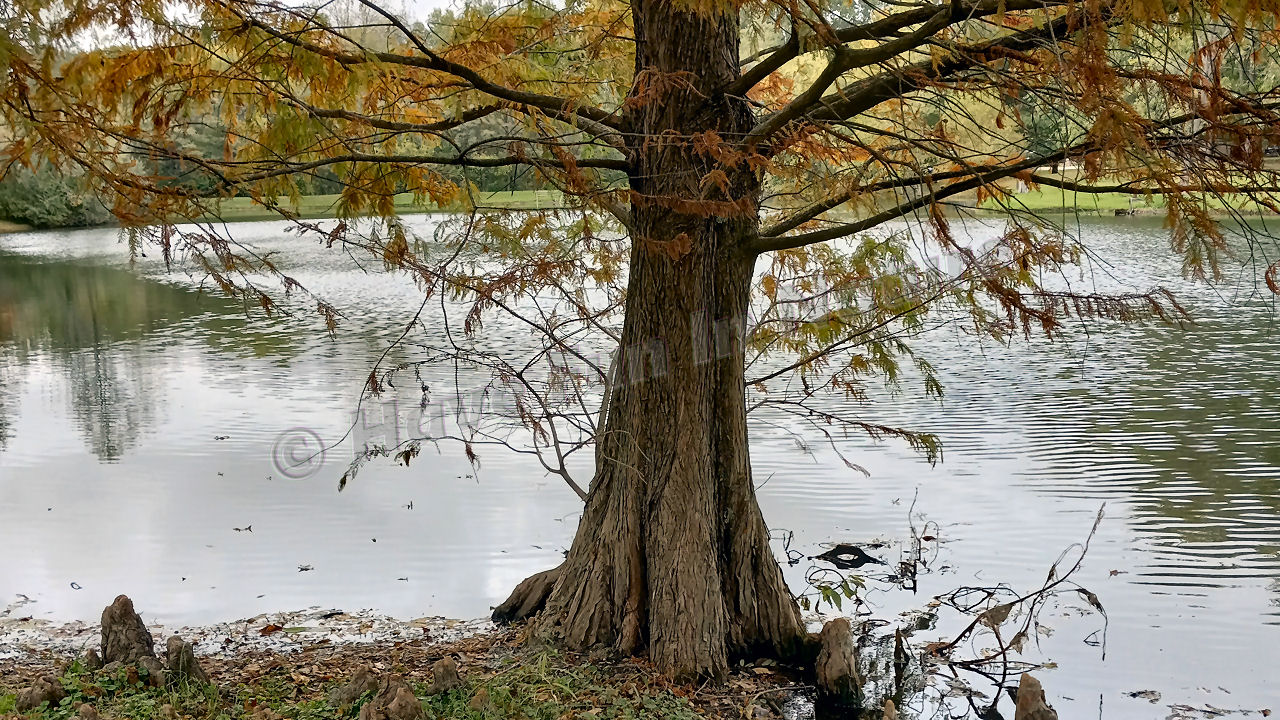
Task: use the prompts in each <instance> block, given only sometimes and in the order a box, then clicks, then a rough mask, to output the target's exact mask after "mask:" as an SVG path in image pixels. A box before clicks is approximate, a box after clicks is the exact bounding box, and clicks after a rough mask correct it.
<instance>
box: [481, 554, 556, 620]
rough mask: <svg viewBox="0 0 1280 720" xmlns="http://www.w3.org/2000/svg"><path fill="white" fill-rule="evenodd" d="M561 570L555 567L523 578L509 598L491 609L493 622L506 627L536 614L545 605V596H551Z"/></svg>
mask: <svg viewBox="0 0 1280 720" xmlns="http://www.w3.org/2000/svg"><path fill="white" fill-rule="evenodd" d="M563 569H564V565H557V566H556V567H553V568H551V569H550V570H544V571H542V572H540V573H538V574H537V575H531V576H529V577H527V578H525V579H524V580H523V581H522V582H521V583H520V584H519V585H517V586H516V589H515V590H512V591H511V596H510V597H508V598H507V599H506V600H504V601H503V602H502V604H501V605H499V606H498V607H496V608H494V609H493V621H494V622H496V623H498V624H500V625H506V624H508V623H513V622H519V621H521V620H527V619H529V618H531V617H533V616H534V615H536V614H538V612H540V611H541V610H542V608H543V607H544V606H545V605H546V604H547V596H549V595H550V594H551V588H553V587H555V584H556V581H557V580H559V579H560V573H561V572H562V571H563Z"/></svg>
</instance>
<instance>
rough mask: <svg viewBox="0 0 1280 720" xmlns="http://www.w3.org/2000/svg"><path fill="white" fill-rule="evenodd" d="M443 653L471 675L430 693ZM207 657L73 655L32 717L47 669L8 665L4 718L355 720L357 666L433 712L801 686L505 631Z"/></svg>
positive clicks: (524, 716) (661, 708)
mask: <svg viewBox="0 0 1280 720" xmlns="http://www.w3.org/2000/svg"><path fill="white" fill-rule="evenodd" d="M446 655H449V656H456V657H459V658H461V659H462V660H461V662H460V663H459V664H460V666H461V669H462V673H463V683H464V684H463V686H462V687H459V688H457V689H455V690H451V691H448V692H445V693H441V694H437V695H428V694H427V688H428V687H429V684H430V683H429V681H430V679H431V678H430V670H429V668H430V666H431V664H432V663H433V662H434V660H436V659H439V658H440V657H443V656H446ZM46 662H47V661H46ZM201 662H202V664H204V666H205V668H206V670H207V671H209V673H210V676H211V677H212V678H213V680H214V684H212V685H207V686H197V685H183V686H180V687H149V686H148V684H147V682H146V681H147V677H146V675H145V671H144V672H141V673H140V672H139V671H136V670H129V669H123V670H121V671H120V672H118V673H116V674H114V675H109V674H106V673H104V672H102V671H97V672H90V671H87V670H85V669H84V668H83V667H82V666H81V665H80V663H78V662H72V663H70V664H68V665H66V667H65V669H64V670H63V671H62V673H61V675H60V682H61V683H62V686H63V687H64V688H65V689H66V691H67V697H66V698H65V699H64V700H62V701H61V702H60V703H58V704H57V705H56V706H54V707H43V708H40V709H37V710H34V711H31V712H28V713H25V714H18V713H17V712H16V707H15V700H16V691H17V690H18V689H19V687H14V686H12V685H18V684H19V683H20V684H21V685H22V686H25V685H27V684H29V683H30V682H31V680H32V679H33V678H34V677H36V676H38V675H41V674H44V671H43V670H41V669H40V668H36V667H28V668H27V669H26V670H27V671H26V672H25V673H17V674H9V673H3V672H0V718H3V719H4V720H15V719H17V718H21V719H22V720H73V719H74V718H77V717H78V716H79V713H80V706H81V704H82V703H89V704H91V705H93V707H94V709H96V710H97V712H98V713H99V714H100V715H101V717H102V718H104V719H105V720H277V719H278V718H283V719H286V720H355V718H357V717H358V716H359V714H360V709H361V707H362V706H363V705H364V704H365V703H367V702H369V701H370V699H371V698H370V697H369V694H368V693H366V694H365V695H364V696H363V697H361V698H360V699H359V700H357V701H356V702H355V703H354V704H352V705H350V706H343V707H335V706H333V705H332V704H331V701H330V691H332V690H333V689H335V688H337V687H340V686H342V685H344V684H345V683H347V682H348V681H349V679H350V678H351V677H352V675H354V674H355V671H356V669H357V668H358V667H360V666H361V665H367V666H370V667H372V668H373V669H374V671H375V673H378V674H381V673H393V674H396V675H400V676H402V677H404V678H405V679H406V680H407V681H408V682H409V684H410V686H411V687H412V688H413V689H414V691H415V695H416V696H417V697H418V698H419V700H420V702H421V703H422V708H423V711H424V717H425V718H426V719H427V720H512V719H515V720H696V719H698V718H711V719H715V718H725V719H727V718H741V717H742V712H743V709H744V708H747V709H748V710H750V708H751V706H752V704H753V703H754V704H756V705H757V706H759V707H761V708H765V707H780V705H779V703H780V702H782V701H783V700H785V695H783V694H782V693H783V692H786V691H787V690H785V689H786V688H794V684H793V683H794V678H791V677H788V676H786V675H785V674H784V671H782V670H781V669H777V668H769V669H764V668H754V669H751V668H747V669H744V670H743V671H742V672H740V673H738V674H735V675H734V676H733V677H732V678H731V679H730V682H729V685H728V686H722V687H718V688H710V689H705V690H704V689H702V688H699V687H696V686H692V685H679V684H674V683H671V682H669V681H668V680H666V679H665V678H664V677H662V675H661V674H659V673H658V672H657V671H656V670H655V669H654V668H653V667H652V666H651V665H650V664H649V663H647V662H645V661H643V660H637V659H624V660H618V661H603V660H599V659H597V658H588V657H586V656H582V655H572V654H563V653H559V652H555V651H552V650H548V649H532V648H529V647H527V646H525V645H524V644H523V643H522V642H520V641H519V639H518V638H517V636H516V635H514V634H513V633H510V632H506V631H504V632H500V633H494V634H491V635H487V636H476V637H473V638H468V639H465V640H462V641H458V642H456V643H453V644H449V645H433V644H431V643H430V642H429V641H423V642H401V643H396V644H394V645H383V646H376V645H370V646H358V647H350V646H349V647H325V646H316V647H312V648H307V649H303V650H301V651H299V652H292V653H285V654H271V653H263V652H255V653H249V654H246V655H244V656H236V657H232V658H225V659H213V658H204V659H202V661H201ZM24 676H25V679H23V680H15V679H16V678H20V677H24ZM747 717H751V715H750V714H749V715H748V716H747Z"/></svg>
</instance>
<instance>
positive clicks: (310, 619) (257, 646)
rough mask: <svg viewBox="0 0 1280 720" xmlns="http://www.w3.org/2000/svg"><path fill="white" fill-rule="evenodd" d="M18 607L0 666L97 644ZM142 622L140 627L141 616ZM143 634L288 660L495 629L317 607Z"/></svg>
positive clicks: (483, 621) (94, 635)
mask: <svg viewBox="0 0 1280 720" xmlns="http://www.w3.org/2000/svg"><path fill="white" fill-rule="evenodd" d="M24 605H25V603H23V602H21V601H20V602H18V603H14V604H13V605H10V606H9V607H8V608H6V609H5V610H4V611H3V612H0V667H3V666H4V664H5V663H13V664H24V663H27V662H32V661H34V662H40V661H42V660H44V659H46V658H48V657H49V656H54V655H72V656H75V655H79V654H80V653H82V652H84V651H85V650H86V649H87V648H90V647H94V646H95V645H96V644H97V642H98V640H99V636H100V633H101V629H102V626H101V624H100V623H98V622H85V621H71V622H62V623H60V622H56V621H52V620H43V619H39V618H34V617H30V616H27V615H25V614H24V613H23V612H22V607H23V606H24ZM143 618H144V621H145V613H143ZM146 627H147V629H148V630H149V631H150V632H151V634H152V635H153V636H155V637H161V638H163V637H168V636H170V635H181V636H182V637H183V638H185V639H187V640H188V641H190V642H191V643H192V644H193V645H194V647H195V651H196V654H197V655H199V656H201V657H226V656H231V655H235V654H237V653H241V652H246V651H249V652H277V653H288V652H296V651H297V650H299V649H301V648H305V647H307V646H310V645H316V644H328V645H331V646H344V645H345V646H359V645H376V644H380V643H394V642H405V641H410V640H419V639H422V638H423V637H430V638H434V639H436V640H440V641H452V640H460V639H462V638H465V637H469V636H473V635H479V634H483V633H487V632H492V631H493V630H494V629H495V626H494V624H493V622H492V621H490V620H489V619H488V618H476V619H473V620H458V619H453V618H446V617H442V616H430V617H419V618H412V619H408V620H405V619H400V618H395V617H391V616H389V615H384V614H381V613H377V612H374V611H372V610H353V611H349V612H348V611H343V610H337V609H329V608H322V607H319V606H316V607H311V608H307V609H305V610H296V611H285V612H268V613H262V614H259V615H255V616H253V617H250V618H242V619H239V620H232V621H229V622H221V623H213V624H210V625H173V624H167V623H158V622H157V623H151V622H147V623H146Z"/></svg>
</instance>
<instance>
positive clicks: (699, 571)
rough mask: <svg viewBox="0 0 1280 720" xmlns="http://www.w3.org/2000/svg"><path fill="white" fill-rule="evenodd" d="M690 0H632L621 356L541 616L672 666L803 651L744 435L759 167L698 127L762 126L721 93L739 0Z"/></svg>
mask: <svg viewBox="0 0 1280 720" xmlns="http://www.w3.org/2000/svg"><path fill="white" fill-rule="evenodd" d="M678 7H684V6H674V7H673V5H672V4H671V3H669V2H654V1H652V0H641V1H639V2H636V3H634V4H633V15H634V20H635V35H636V48H637V55H636V71H637V78H638V79H637V82H636V85H635V87H634V88H633V90H632V101H633V102H632V103H631V110H630V111H629V117H628V120H629V122H628V125H629V128H630V129H631V131H632V132H631V134H630V135H629V137H630V138H631V140H630V141H629V142H630V143H631V147H630V154H631V156H632V160H633V164H634V165H635V170H634V173H633V175H632V176H631V178H630V183H631V190H632V203H631V208H632V210H631V212H632V228H631V229H632V238H631V239H632V251H631V262H630V269H629V273H630V274H629V279H628V286H627V307H626V314H625V320H624V325H623V331H622V347H621V348H620V352H621V357H620V364H619V373H618V377H617V379H616V382H615V386H614V388H613V391H612V396H611V399H610V403H609V407H608V412H607V416H606V421H605V426H604V432H603V434H602V436H601V437H599V438H597V442H598V445H597V453H596V476H595V478H594V480H593V482H592V485H591V489H590V493H589V495H588V498H587V504H586V508H585V510H584V513H583V517H582V520H581V523H580V525H579V527H578V532H577V536H576V537H575V539H574V542H573V545H572V547H571V549H570V551H569V554H568V557H567V558H566V559H565V563H564V565H563V566H562V567H561V568H559V576H558V578H557V579H556V582H555V583H554V585H553V586H552V588H551V590H550V594H549V596H548V597H547V599H546V604H545V608H544V609H543V611H542V613H541V615H540V616H539V620H538V621H537V626H536V628H537V630H539V631H540V634H542V635H543V636H544V637H545V636H551V637H553V638H554V639H556V640H559V641H560V642H562V643H564V644H566V645H568V646H569V647H572V648H578V649H585V648H589V647H596V646H601V645H604V646H612V647H614V648H616V649H617V650H619V651H621V652H624V653H628V654H632V653H639V652H644V651H647V653H648V655H649V657H650V659H651V660H652V661H653V662H655V663H656V664H657V665H658V666H659V668H661V669H662V670H664V671H665V672H667V673H668V674H670V675H672V676H675V677H691V676H710V677H716V678H719V677H723V676H724V675H725V674H726V673H727V671H728V667H729V662H730V660H731V658H733V657H735V656H739V655H745V654H749V653H755V654H759V655H770V656H786V655H790V654H791V653H793V652H794V651H796V650H797V649H798V648H799V646H800V644H801V641H802V637H803V626H802V623H801V622H800V616H799V610H798V608H797V607H796V604H795V601H794V598H793V597H792V596H791V594H790V592H789V591H788V589H787V587H786V584H785V582H784V581H783V578H782V571H781V569H780V568H779V566H778V563H777V561H776V560H775V558H774V557H773V553H772V551H771V549H770V547H769V538H768V530H767V528H766V526H765V523H764V518H763V516H762V515H761V513H760V508H759V505H758V504H757V502H756V496H755V489H754V486H753V485H752V482H751V462H750V458H749V455H748V449H747V425H746V405H745V404H746V398H745V383H744V377H743V353H742V335H743V332H744V330H745V327H746V316H747V309H748V302H749V291H750V283H751V280H752V267H753V263H754V257H753V256H751V255H750V254H749V253H746V252H744V246H745V245H746V243H747V242H748V241H750V240H751V239H752V238H753V237H754V236H755V235H756V233H757V231H758V222H759V221H758V207H759V198H760V184H759V179H758V177H757V176H756V174H755V172H753V171H752V170H751V169H750V168H749V167H748V166H747V165H746V163H737V164H728V163H725V162H723V161H722V159H718V158H716V157H714V155H715V154H716V153H715V152H713V151H709V150H708V149H707V146H706V144H705V143H704V144H702V145H701V146H699V143H697V142H694V139H695V138H697V137H700V136H701V137H707V136H706V135H705V133H707V132H708V131H712V132H714V133H716V134H717V135H718V136H720V137H724V138H731V137H734V136H735V135H736V136H739V137H740V136H741V134H742V133H745V132H746V131H747V130H748V129H749V128H750V127H751V125H752V122H753V118H752V114H751V111H750V109H749V107H748V105H747V104H746V102H745V101H743V100H742V99H740V98H726V97H724V96H722V95H720V94H719V89H720V88H723V87H725V86H727V85H728V84H729V83H730V82H732V80H733V79H735V78H736V77H738V74H739V70H738V33H739V27H738V18H737V13H736V11H735V10H733V9H732V6H731V5H730V4H728V3H726V4H725V7H724V8H722V9H720V10H716V11H701V12H697V13H694V12H683V11H678V10H677V9H676V8H678ZM719 173H722V174H719ZM527 589H528V590H533V589H534V588H532V587H529V588H527ZM508 602H509V603H511V602H512V601H508ZM515 604H516V605H521V604H525V605H527V604H529V603H527V602H525V603H521V602H516V603H515Z"/></svg>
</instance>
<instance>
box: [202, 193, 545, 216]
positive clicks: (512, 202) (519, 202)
mask: <svg viewBox="0 0 1280 720" xmlns="http://www.w3.org/2000/svg"><path fill="white" fill-rule="evenodd" d="M338 198H339V196H338V195H304V196H303V197H302V198H301V199H300V200H299V201H298V203H297V205H296V206H295V205H293V204H291V203H290V202H289V200H288V199H287V198H286V199H281V201H280V204H281V206H282V207H284V208H286V209H289V210H292V211H294V212H297V213H298V214H299V215H300V216H301V217H303V218H308V219H317V218H331V217H334V216H335V215H336V214H337V206H338ZM561 199H562V196H561V195H560V193H558V192H556V191H553V190H517V191H515V192H494V193H476V194H475V195H474V202H475V204H476V205H477V206H480V207H484V208H503V209H510V210H534V209H537V208H543V207H550V206H553V205H555V204H557V203H559V202H560V201H561ZM395 207H396V212H398V213H400V214H402V215H408V214H411V213H433V212H461V211H463V210H465V209H466V206H465V205H464V204H463V203H461V202H459V203H456V204H452V205H447V206H444V207H441V206H438V205H435V204H432V203H427V204H425V205H419V204H415V203H414V202H413V195H412V194H411V193H402V194H400V195H397V196H396V197H395ZM206 219H209V220H216V219H221V220H225V221H227V222H240V221H252V220H279V219H280V214H279V213H277V212H275V211H274V210H269V209H267V208H265V207H262V206H261V205H258V204H256V203H254V202H253V201H252V200H251V199H249V198H247V197H235V198H228V199H226V200H223V201H221V203H220V204H219V209H218V212H217V214H216V215H210V216H209V217H208V218H206Z"/></svg>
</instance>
